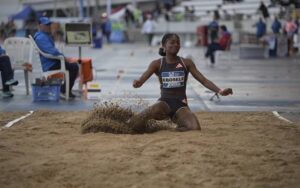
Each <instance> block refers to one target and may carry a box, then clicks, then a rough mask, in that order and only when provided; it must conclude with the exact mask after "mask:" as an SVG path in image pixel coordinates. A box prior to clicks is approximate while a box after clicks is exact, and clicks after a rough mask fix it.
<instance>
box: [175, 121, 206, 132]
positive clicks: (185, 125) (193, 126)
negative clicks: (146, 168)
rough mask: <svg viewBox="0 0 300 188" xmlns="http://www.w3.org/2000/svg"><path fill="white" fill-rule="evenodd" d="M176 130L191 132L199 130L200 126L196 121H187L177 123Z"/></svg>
mask: <svg viewBox="0 0 300 188" xmlns="http://www.w3.org/2000/svg"><path fill="white" fill-rule="evenodd" d="M176 123H177V127H176V129H177V130H178V131H192V130H201V127H200V124H199V122H198V120H197V119H188V120H184V121H183V120H181V121H177V122H176Z"/></svg>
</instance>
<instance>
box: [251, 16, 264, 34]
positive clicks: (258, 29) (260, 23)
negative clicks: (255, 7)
mask: <svg viewBox="0 0 300 188" xmlns="http://www.w3.org/2000/svg"><path fill="white" fill-rule="evenodd" d="M253 26H254V27H256V38H257V39H260V38H261V37H263V36H264V35H265V34H266V31H267V26H266V23H265V22H264V21H263V19H262V18H259V20H258V22H256V23H255V24H254V25H253Z"/></svg>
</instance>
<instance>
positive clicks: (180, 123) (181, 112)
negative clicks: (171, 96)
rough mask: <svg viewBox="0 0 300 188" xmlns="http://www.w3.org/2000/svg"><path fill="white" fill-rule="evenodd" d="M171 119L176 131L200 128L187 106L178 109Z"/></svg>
mask: <svg viewBox="0 0 300 188" xmlns="http://www.w3.org/2000/svg"><path fill="white" fill-rule="evenodd" d="M173 121H174V122H175V123H176V124H177V128H176V129H177V130H178V131H189V130H201V127H200V123H199V121H198V118H197V117H196V115H195V114H194V113H193V112H191V110H190V109H189V108H188V107H182V108H180V109H178V110H177V111H176V113H175V116H174V118H173Z"/></svg>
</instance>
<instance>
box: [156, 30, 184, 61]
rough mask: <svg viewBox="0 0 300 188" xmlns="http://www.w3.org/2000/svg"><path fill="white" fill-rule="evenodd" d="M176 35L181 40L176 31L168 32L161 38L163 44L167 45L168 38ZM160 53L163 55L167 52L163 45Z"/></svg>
mask: <svg viewBox="0 0 300 188" xmlns="http://www.w3.org/2000/svg"><path fill="white" fill-rule="evenodd" d="M173 36H175V37H176V38H177V39H178V40H180V38H179V36H178V35H177V34H176V33H166V34H164V36H163V37H162V39H161V45H162V46H164V45H166V43H167V41H168V39H170V38H171V37H173ZM158 54H159V55H161V56H166V52H164V49H163V48H162V47H160V48H159V51H158Z"/></svg>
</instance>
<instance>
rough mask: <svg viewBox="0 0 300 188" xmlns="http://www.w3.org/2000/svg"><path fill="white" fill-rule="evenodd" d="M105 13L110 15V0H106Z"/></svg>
mask: <svg viewBox="0 0 300 188" xmlns="http://www.w3.org/2000/svg"><path fill="white" fill-rule="evenodd" d="M106 13H107V16H110V14H111V0H106Z"/></svg>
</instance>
